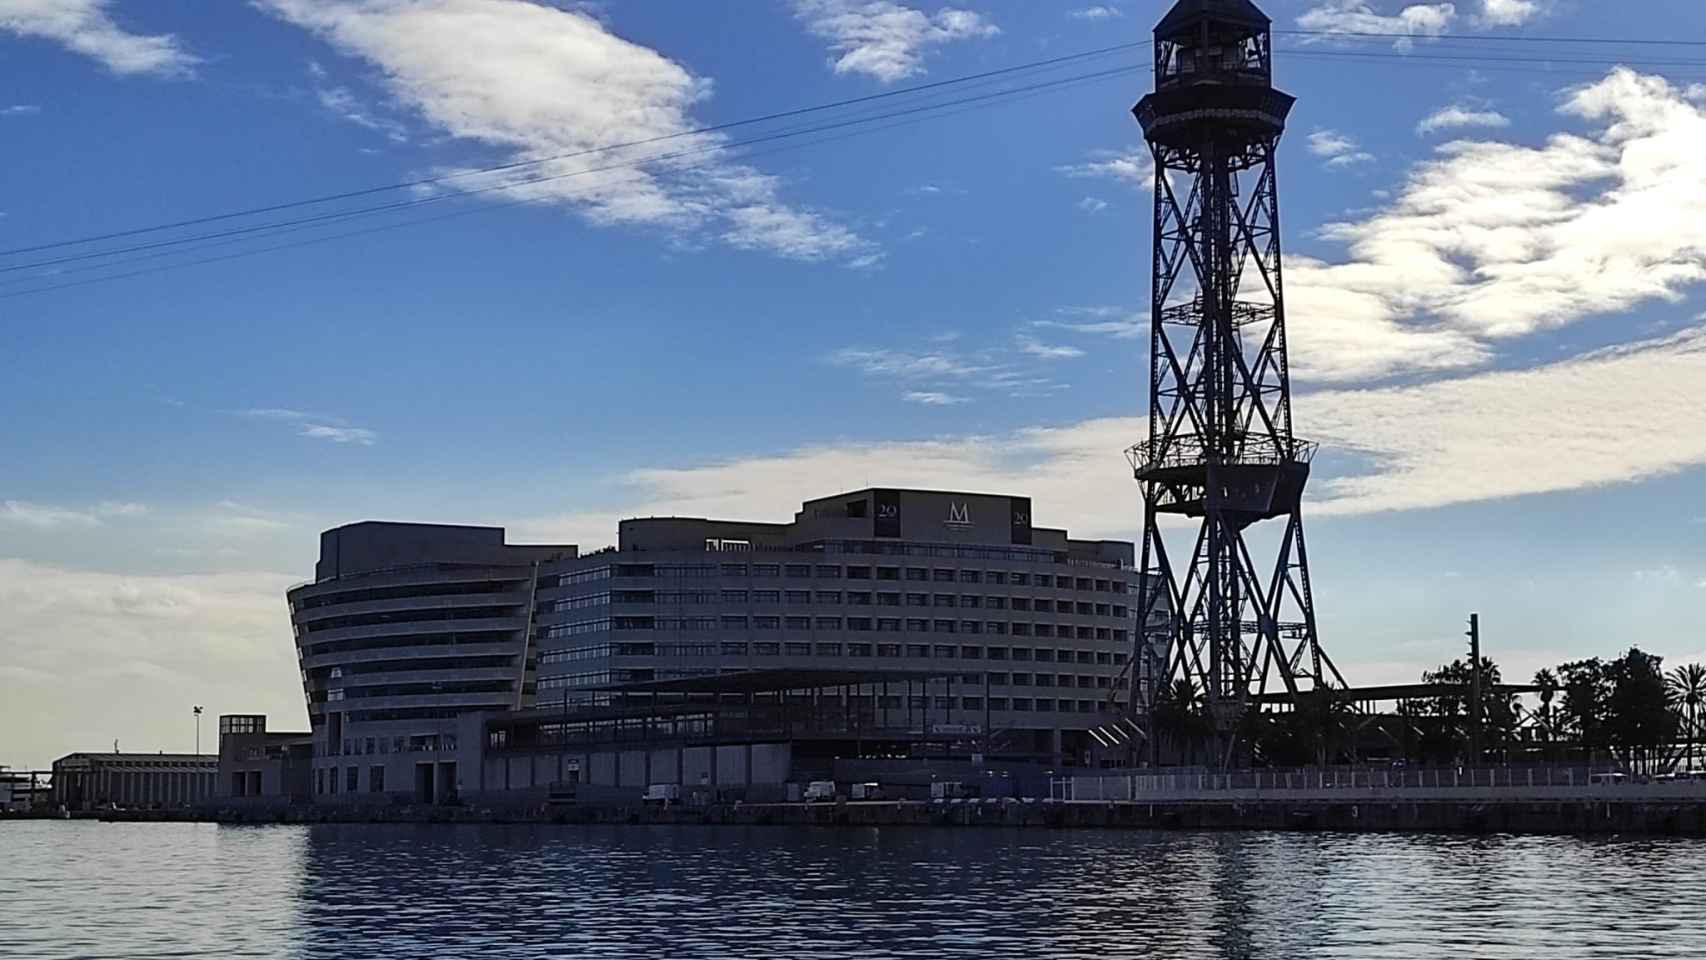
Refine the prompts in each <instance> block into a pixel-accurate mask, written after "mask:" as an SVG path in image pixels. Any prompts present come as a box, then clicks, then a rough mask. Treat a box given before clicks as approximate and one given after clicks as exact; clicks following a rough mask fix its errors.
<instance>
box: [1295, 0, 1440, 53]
mask: <svg viewBox="0 0 1706 960" xmlns="http://www.w3.org/2000/svg"><path fill="white" fill-rule="evenodd" d="M1456 19H1457V7H1456V5H1454V4H1450V3H1417V4H1411V5H1409V6H1405V7H1402V8H1401V9H1399V10H1398V12H1397V13H1394V14H1381V13H1376V12H1375V9H1374V7H1373V6H1371V5H1370V4H1368V3H1366V2H1364V0H1327V2H1325V3H1322V4H1321V5H1319V6H1317V7H1313V8H1311V9H1310V10H1308V11H1306V12H1305V13H1304V14H1303V15H1302V16H1300V17H1298V18H1297V25H1298V26H1300V27H1302V28H1303V29H1305V30H1320V31H1325V32H1328V33H1403V34H1410V35H1413V36H1431V35H1437V34H1441V33H1444V32H1445V31H1446V30H1448V29H1450V27H1451V25H1452V23H1453V22H1454V21H1455V20H1456ZM1405 42H1406V41H1400V45H1402V44H1404V43H1405Z"/></svg>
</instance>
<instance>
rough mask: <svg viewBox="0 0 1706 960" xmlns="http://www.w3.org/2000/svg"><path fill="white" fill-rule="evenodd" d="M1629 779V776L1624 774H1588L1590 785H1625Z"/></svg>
mask: <svg viewBox="0 0 1706 960" xmlns="http://www.w3.org/2000/svg"><path fill="white" fill-rule="evenodd" d="M1628 779H1629V776H1628V774H1623V773H1612V772H1607V773H1590V774H1588V783H1623V782H1625V781H1627V780H1628Z"/></svg>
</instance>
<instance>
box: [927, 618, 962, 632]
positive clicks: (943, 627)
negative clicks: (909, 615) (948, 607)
mask: <svg viewBox="0 0 1706 960" xmlns="http://www.w3.org/2000/svg"><path fill="white" fill-rule="evenodd" d="M955 627H956V624H955V623H954V621H952V620H937V621H935V622H934V623H932V624H931V625H930V629H931V631H932V632H934V633H953V632H954V631H955Z"/></svg>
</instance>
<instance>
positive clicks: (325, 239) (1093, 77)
mask: <svg viewBox="0 0 1706 960" xmlns="http://www.w3.org/2000/svg"><path fill="white" fill-rule="evenodd" d="M1141 69H1145V67H1125V68H1120V69H1118V70H1109V71H1099V72H1097V73H1093V74H1085V75H1080V76H1077V77H1068V78H1064V79H1062V80H1058V81H1053V82H1051V83H1049V84H1038V85H1033V86H1032V87H1030V88H1026V89H1023V90H1021V91H1017V92H1014V95H1013V97H1012V99H1014V100H1024V99H1029V98H1031V97H1035V96H1038V95H1039V94H1041V93H1044V92H1047V91H1048V90H1049V89H1054V88H1056V87H1065V86H1070V85H1076V84H1082V83H1091V82H1096V81H1100V80H1106V79H1111V78H1112V77H1115V76H1119V75H1120V74H1122V73H1129V72H1132V71H1135V70H1141ZM1003 92H1009V91H1003ZM966 99H967V100H971V101H973V102H970V103H965V102H964V101H954V102H952V103H948V104H941V105H940V106H942V107H948V106H956V105H957V106H959V109H957V110H946V111H944V112H943V113H941V114H930V115H917V114H915V115H913V116H909V117H906V118H904V119H900V120H897V121H896V122H894V123H889V124H884V125H882V126H880V127H875V128H871V129H855V130H851V131H848V132H844V133H841V134H837V135H835V136H828V137H819V138H817V139H815V140H810V141H806V142H803V143H789V144H786V145H784V146H780V147H773V148H771V149H769V150H753V151H747V152H745V153H742V154H739V159H746V158H749V157H757V156H765V155H769V154H775V153H781V152H785V151H788V150H799V149H804V148H807V147H814V146H820V145H822V144H825V143H832V142H835V141H838V140H845V139H850V138H852V137H856V136H863V135H866V134H869V133H873V132H880V131H882V130H891V129H894V128H897V127H902V126H907V125H910V124H915V123H921V122H924V121H926V120H934V119H937V118H939V117H942V116H952V115H954V114H959V113H965V112H968V111H970V110H976V109H984V108H987V107H990V106H994V105H996V104H997V103H999V102H1000V101H999V100H997V99H995V98H993V97H983V98H966ZM870 119H873V120H874V119H882V118H881V117H873V118H870ZM726 146H732V145H726ZM645 179H646V178H644V177H629V178H626V179H624V180H622V181H619V182H626V183H638V182H642V181H643V180H645ZM514 186H517V184H506V185H503V186H500V187H492V188H487V189H510V188H513V187H514ZM583 192H584V191H583ZM471 194H472V191H470V192H467V193H458V194H446V195H444V196H443V197H441V198H437V199H460V198H462V197H466V196H469V195H471ZM561 199H563V198H562V197H560V196H552V197H523V198H520V199H517V200H510V201H507V202H503V203H494V204H485V205H481V206H477V207H472V208H468V209H463V210H454V211H451V212H449V213H443V214H438V215H435V216H430V217H417V218H415V219H412V220H405V221H402V222H399V223H389V224H382V225H380V226H376V227H367V228H364V229H361V230H350V231H345V232H342V233H333V234H327V235H324V236H319V237H309V238H307V239H304V240H298V241H295V242H292V243H282V244H275V245H272V246H266V247H257V248H254V249H250V250H242V251H238V252H236V253H229V254H223V255H220V256H213V257H202V258H198V259H194V260H187V261H183V262H181V263H170V264H164V265H161V266H157V267H150V268H144V269H141V270H132V271H129V272H125V273H117V274H109V275H106V276H99V277H90V278H88V279H84V280H75V281H71V282H69V283H58V284H52V285H49V286H43V287H31V288H28V289H24V290H14V291H10V292H6V293H0V300H10V299H14V298H17V297H25V296H30V295H32V294H37V293H49V292H52V291H55V290H66V289H70V288H74V287H85V286H91V285H94V284H100V283H107V282H111V281H114V280H127V279H131V278H134V277H140V276H146V275H151V274H157V273H165V272H167V271H171V270H178V269H182V268H185V267H194V266H201V265H204V264H211V263H222V262H226V261H230V260H239V259H243V258H246V257H252V256H258V255H261V254H265V253H273V252H277V251H281V250H292V249H297V248H301V247H308V246H313V245H317V244H321V243H329V242H332V241H336V240H343V239H348V238H351V237H360V236H367V235H370V234H375V233H382V232H386V231H390V230H398V229H402V228H405V227H414V226H421V225H424V224H429V223H436V222H439V221H444V220H452V219H457V218H461V217H467V216H475V215H478V214H482V213H490V212H494V211H498V210H507V209H510V208H513V207H518V206H531V205H535V204H538V205H544V204H548V203H553V202H556V201H558V200H561ZM325 225H326V224H325V223H314V224H310V225H306V226H294V227H290V228H287V229H281V230H278V231H276V233H275V234H269V235H268V236H271V235H276V234H283V233H290V232H294V231H296V230H307V229H314V228H317V227H322V226H325ZM252 239H255V237H253V236H249V237H243V238H238V239H235V240H232V239H224V240H213V241H211V242H209V243H206V244H204V245H203V248H212V247H219V246H225V245H228V244H230V243H241V242H245V241H247V240H252ZM186 252H188V251H187V250H182V249H180V250H170V251H166V252H164V253H152V254H147V255H145V256H141V257H134V258H129V259H127V260H120V261H115V262H107V263H99V264H94V265H91V266H85V267H81V268H73V270H68V271H65V272H67V273H70V272H75V271H76V270H95V269H106V268H109V267H112V266H117V265H120V264H124V263H134V262H140V261H143V260H150V259H157V258H159V257H164V256H175V255H178V254H181V253H186ZM31 279H48V278H46V277H43V278H31Z"/></svg>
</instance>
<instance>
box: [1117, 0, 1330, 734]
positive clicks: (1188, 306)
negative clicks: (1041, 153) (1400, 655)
mask: <svg viewBox="0 0 1706 960" xmlns="http://www.w3.org/2000/svg"><path fill="white" fill-rule="evenodd" d="M1272 54H1273V46H1272V34H1271V30H1270V22H1269V20H1268V18H1267V17H1266V16H1265V15H1264V14H1263V13H1262V12H1261V11H1260V10H1259V9H1257V8H1256V6H1255V5H1254V4H1252V3H1251V2H1250V0H1179V2H1178V3H1177V4H1175V5H1174V7H1173V9H1172V10H1171V11H1170V12H1169V13H1168V14H1167V15H1166V16H1165V17H1164V18H1162V20H1161V22H1160V24H1159V25H1157V26H1156V28H1155V92H1154V93H1151V94H1150V95H1148V96H1146V97H1144V98H1143V100H1142V101H1140V102H1139V103H1138V104H1137V106H1136V107H1134V108H1133V110H1132V112H1133V114H1135V115H1136V117H1137V120H1138V122H1139V123H1140V124H1142V126H1143V132H1144V136H1145V138H1146V139H1147V140H1148V141H1149V146H1150V150H1151V152H1152V154H1153V156H1154V160H1155V242H1154V277H1153V284H1154V287H1153V291H1152V299H1151V311H1152V312H1151V314H1150V326H1151V334H1150V370H1149V438H1148V440H1147V441H1146V442H1144V443H1140V444H1138V445H1137V446H1135V447H1133V448H1132V449H1131V450H1130V451H1129V457H1130V459H1131V463H1132V468H1133V471H1134V473H1135V476H1136V478H1137V480H1138V482H1139V484H1140V485H1141V487H1142V490H1143V500H1144V534H1143V547H1142V556H1141V563H1142V569H1143V571H1144V572H1145V573H1146V574H1148V576H1145V577H1143V578H1142V584H1143V586H1142V587H1141V588H1140V592H1139V599H1138V608H1137V609H1138V611H1139V613H1140V615H1144V616H1145V620H1144V621H1143V622H1144V623H1145V624H1146V625H1147V624H1148V623H1149V622H1150V621H1149V619H1148V617H1147V614H1148V613H1149V612H1150V611H1151V610H1152V608H1153V609H1155V610H1159V609H1161V606H1160V605H1161V603H1162V602H1163V600H1162V597H1161V595H1160V590H1161V589H1163V588H1165V589H1166V590H1168V591H1169V592H1170V595H1169V596H1168V597H1167V598H1166V599H1167V600H1169V601H1170V602H1171V609H1172V610H1173V611H1174V612H1175V613H1174V615H1173V616H1172V617H1171V618H1170V619H1169V620H1167V622H1166V626H1165V627H1161V628H1157V629H1162V630H1165V632H1166V634H1167V637H1166V639H1167V643H1166V645H1165V646H1166V651H1167V652H1166V654H1165V656H1166V661H1165V666H1161V665H1160V664H1156V665H1157V666H1161V668H1160V669H1156V670H1153V671H1152V675H1153V676H1154V677H1155V681H1154V683H1155V687H1156V689H1148V690H1146V689H1144V686H1145V685H1142V684H1139V683H1137V682H1136V676H1137V671H1135V670H1134V682H1133V687H1132V689H1133V695H1132V697H1131V698H1130V706H1131V709H1132V711H1133V714H1134V720H1135V721H1136V722H1137V723H1138V724H1139V725H1140V726H1143V727H1146V728H1148V729H1149V731H1150V732H1151V734H1152V735H1151V736H1150V742H1151V744H1154V743H1155V742H1156V740H1157V737H1156V736H1154V735H1153V734H1154V732H1155V729H1156V728H1155V723H1154V720H1155V715H1154V713H1153V708H1154V705H1155V702H1156V693H1157V691H1158V690H1159V691H1162V692H1165V691H1168V690H1172V689H1176V688H1177V687H1178V685H1179V681H1181V680H1186V681H1189V682H1190V683H1191V686H1192V689H1193V691H1194V694H1195V696H1196V697H1198V698H1200V700H1199V701H1198V707H1199V708H1200V709H1202V710H1204V711H1205V712H1206V716H1207V718H1208V719H1209V720H1210V721H1212V729H1213V735H1212V739H1213V742H1214V746H1215V751H1214V754H1213V762H1215V763H1218V764H1220V765H1222V766H1225V765H1230V764H1232V763H1234V762H1236V761H1237V760H1238V758H1239V756H1240V747H1239V744H1240V742H1241V739H1242V738H1241V736H1240V732H1241V731H1242V730H1243V729H1245V726H1244V724H1245V720H1246V716H1247V714H1248V713H1249V711H1250V710H1251V709H1252V708H1253V707H1256V708H1259V705H1260V704H1261V703H1263V702H1271V701H1272V700H1273V699H1275V698H1274V697H1265V696H1264V695H1266V694H1268V693H1269V692H1270V684H1272V686H1271V690H1272V692H1273V693H1276V694H1278V693H1280V692H1282V691H1283V692H1284V694H1286V696H1284V697H1282V698H1280V699H1284V700H1290V701H1292V702H1293V703H1295V702H1296V698H1297V696H1298V695H1299V694H1307V693H1308V692H1309V691H1311V690H1317V689H1326V688H1328V687H1331V686H1338V687H1343V686H1344V685H1345V684H1344V680H1343V678H1342V677H1340V676H1339V675H1338V671H1337V669H1336V668H1335V667H1334V666H1333V664H1332V662H1331V661H1330V660H1328V659H1327V657H1326V656H1325V655H1324V654H1323V653H1322V651H1321V647H1320V644H1319V642H1318V640H1317V637H1316V630H1315V609H1314V600H1313V598H1312V596H1311V594H1310V586H1309V567H1308V562H1307V555H1306V552H1305V549H1304V542H1303V519H1302V513H1301V509H1300V508H1301V500H1302V495H1303V487H1304V483H1305V482H1306V481H1307V480H1308V478H1309V463H1310V459H1311V457H1312V456H1313V454H1314V445H1313V444H1310V443H1307V442H1305V441H1302V440H1299V439H1298V438H1297V437H1296V436H1295V435H1294V434H1293V433H1292V410H1291V378H1290V373H1289V371H1288V369H1287V366H1286V336H1285V298H1284V295H1283V292H1282V287H1281V283H1280V229H1279V222H1280V221H1279V191H1278V187H1277V184H1276V182H1275V171H1274V154H1275V149H1276V147H1277V145H1278V143H1279V139H1280V135H1281V133H1282V132H1283V131H1284V129H1285V121H1286V117H1287V114H1288V113H1289V112H1290V110H1291V106H1292V104H1293V102H1294V100H1293V98H1292V97H1290V96H1288V95H1286V94H1285V93H1282V92H1280V91H1278V90H1276V89H1274V87H1273V56H1272ZM1168 515H1175V516H1181V517H1185V518H1189V519H1190V520H1195V521H1196V533H1195V535H1194V542H1191V543H1189V544H1187V543H1186V542H1185V541H1184V540H1183V539H1182V537H1181V538H1179V539H1178V540H1177V541H1176V546H1177V547H1186V546H1188V547H1189V552H1188V553H1186V552H1183V551H1179V552H1175V551H1170V550H1169V549H1168V547H1167V540H1168V538H1167V537H1165V536H1163V523H1162V521H1163V518H1164V517H1167V516H1168ZM1266 520H1283V521H1284V523H1285V528H1284V531H1283V533H1282V534H1280V535H1279V536H1278V540H1279V544H1278V551H1277V553H1278V555H1277V557H1275V558H1274V559H1273V560H1272V562H1271V563H1260V562H1258V556H1257V552H1254V551H1253V550H1252V546H1251V544H1249V543H1247V542H1246V532H1247V531H1249V530H1250V528H1251V527H1252V526H1254V525H1256V524H1258V523H1260V522H1262V521H1266ZM1180 526H1181V524H1180V523H1179V522H1178V521H1173V522H1171V523H1170V524H1169V525H1168V529H1170V530H1172V531H1174V533H1175V534H1177V533H1178V532H1179V530H1180ZM1276 532H1277V528H1276ZM1273 539H1274V537H1271V536H1270V537H1268V538H1267V541H1268V542H1269V545H1270V547H1271V541H1272V540H1273ZM1141 632H1142V631H1140V633H1141ZM1156 639H1158V637H1157V636H1156V630H1155V629H1152V630H1150V636H1149V637H1147V638H1141V637H1140V639H1139V641H1138V644H1137V646H1138V653H1139V655H1140V656H1142V655H1154V654H1153V652H1152V651H1153V650H1154V646H1159V644H1158V643H1157V644H1155V645H1154V646H1152V645H1151V643H1150V642H1149V641H1152V640H1156ZM1275 681H1277V682H1275Z"/></svg>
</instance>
